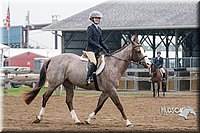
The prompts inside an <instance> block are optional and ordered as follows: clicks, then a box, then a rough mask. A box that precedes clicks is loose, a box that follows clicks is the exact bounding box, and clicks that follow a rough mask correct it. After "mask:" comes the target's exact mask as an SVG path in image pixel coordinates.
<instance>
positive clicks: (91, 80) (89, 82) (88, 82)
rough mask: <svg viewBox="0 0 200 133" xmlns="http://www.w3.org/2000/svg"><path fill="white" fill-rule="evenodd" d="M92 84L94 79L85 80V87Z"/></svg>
mask: <svg viewBox="0 0 200 133" xmlns="http://www.w3.org/2000/svg"><path fill="white" fill-rule="evenodd" d="M93 82H94V79H93V78H92V77H90V78H89V79H87V84H86V86H87V85H89V84H91V83H93Z"/></svg>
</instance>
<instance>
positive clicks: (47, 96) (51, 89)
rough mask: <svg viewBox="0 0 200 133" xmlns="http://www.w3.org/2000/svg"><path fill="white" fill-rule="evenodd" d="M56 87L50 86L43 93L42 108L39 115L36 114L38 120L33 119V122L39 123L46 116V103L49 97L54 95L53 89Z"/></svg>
mask: <svg viewBox="0 0 200 133" xmlns="http://www.w3.org/2000/svg"><path fill="white" fill-rule="evenodd" d="M55 89H56V87H55V86H51V85H49V86H48V89H47V90H46V92H45V93H44V94H43V100H42V108H41V110H40V112H39V115H38V116H36V120H35V121H33V123H39V122H40V121H41V119H42V117H43V116H44V113H45V107H46V103H47V101H48V99H49V97H50V96H51V95H52V93H53V91H54V90H55Z"/></svg>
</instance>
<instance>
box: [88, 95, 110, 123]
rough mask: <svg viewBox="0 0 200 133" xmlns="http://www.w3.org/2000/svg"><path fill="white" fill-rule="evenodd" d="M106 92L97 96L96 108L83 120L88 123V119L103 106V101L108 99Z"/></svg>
mask: <svg viewBox="0 0 200 133" xmlns="http://www.w3.org/2000/svg"><path fill="white" fill-rule="evenodd" d="M108 97H109V96H108V94H106V93H105V92H102V93H101V95H100V97H99V101H98V104H97V107H96V109H95V110H94V112H92V113H91V114H90V115H89V116H88V118H87V119H86V120H85V123H86V124H90V120H91V118H92V117H94V116H95V115H96V114H97V112H98V111H99V110H100V109H101V108H102V107H103V104H104V103H105V101H106V100H107V99H108Z"/></svg>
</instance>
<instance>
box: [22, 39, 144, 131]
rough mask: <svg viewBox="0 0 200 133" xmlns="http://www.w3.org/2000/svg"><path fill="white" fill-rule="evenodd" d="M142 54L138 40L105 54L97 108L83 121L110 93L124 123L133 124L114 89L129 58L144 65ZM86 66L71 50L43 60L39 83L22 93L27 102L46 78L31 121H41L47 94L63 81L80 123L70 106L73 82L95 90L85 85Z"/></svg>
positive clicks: (74, 117)
mask: <svg viewBox="0 0 200 133" xmlns="http://www.w3.org/2000/svg"><path fill="white" fill-rule="evenodd" d="M144 54H145V53H144V49H143V48H142V47H141V44H138V45H136V43H135V42H134V43H133V44H129V45H127V46H125V47H123V48H121V49H120V50H118V51H116V52H115V53H113V54H112V55H110V56H109V55H108V56H105V60H106V66H105V68H104V70H103V72H102V73H101V74H100V75H98V76H97V81H98V86H99V90H100V91H101V95H100V97H99V101H98V104H97V107H96V109H95V110H94V112H92V113H91V114H90V115H89V116H88V118H87V119H86V120H85V121H84V122H85V124H90V121H91V118H92V117H94V116H95V115H96V114H97V112H98V111H99V110H100V109H101V108H102V106H103V104H104V103H105V101H106V100H107V99H108V97H110V98H111V99H112V101H113V102H114V104H115V105H116V107H117V108H118V109H119V110H120V112H121V115H122V117H123V119H124V121H125V123H126V126H127V127H129V126H133V125H132V123H131V122H130V121H129V120H128V118H127V116H126V114H125V113H124V110H123V106H122V104H121V102H120V100H119V98H118V95H117V92H116V89H117V88H118V87H119V80H120V78H121V76H122V74H123V73H124V72H125V71H126V70H127V68H128V65H129V63H130V62H131V61H133V62H143V65H144V66H145V65H146V63H145V61H146V59H147V57H146V56H145V55H144ZM85 67H86V62H84V61H81V60H80V57H79V56H78V55H75V54H70V53H65V54H61V55H58V56H55V57H52V58H50V59H49V60H47V61H46V62H45V63H44V64H43V66H42V68H41V70H40V77H39V81H38V83H37V84H36V86H35V87H34V88H33V89H32V90H30V91H28V92H26V93H24V101H25V103H26V104H30V103H31V102H32V100H33V99H34V98H35V97H36V95H37V94H38V92H39V91H40V89H41V88H42V87H43V85H44V84H45V81H46V80H47V81H48V83H49V85H48V89H47V90H46V92H45V93H44V94H43V100H42V107H41V110H40V112H39V115H38V116H36V120H35V121H34V122H33V123H39V122H40V121H41V119H42V117H43V116H44V112H45V107H46V103H47V101H48V99H49V97H50V96H51V95H52V93H53V91H54V90H55V89H56V88H57V87H58V86H60V85H61V84H62V85H63V86H64V88H65V90H66V104H67V106H68V108H69V111H70V114H71V116H72V119H74V121H75V123H76V124H82V122H80V120H79V119H78V117H77V115H76V113H75V110H74V107H73V96H74V86H78V87H81V88H84V89H87V90H95V86H94V85H89V86H86V74H87V72H86V69H84V68H85Z"/></svg>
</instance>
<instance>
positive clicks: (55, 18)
mask: <svg viewBox="0 0 200 133" xmlns="http://www.w3.org/2000/svg"><path fill="white" fill-rule="evenodd" d="M51 17H52V24H54V23H56V22H58V17H60V15H52V16H51ZM54 34H55V49H58V31H55V32H54Z"/></svg>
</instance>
